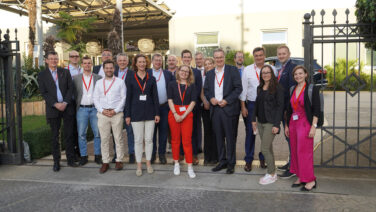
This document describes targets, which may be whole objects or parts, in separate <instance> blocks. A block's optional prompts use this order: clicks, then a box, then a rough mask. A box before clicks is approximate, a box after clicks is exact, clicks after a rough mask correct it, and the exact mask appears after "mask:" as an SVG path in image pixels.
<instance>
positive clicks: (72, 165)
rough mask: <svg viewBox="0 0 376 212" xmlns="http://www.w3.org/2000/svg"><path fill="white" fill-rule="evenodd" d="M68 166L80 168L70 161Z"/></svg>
mask: <svg viewBox="0 0 376 212" xmlns="http://www.w3.org/2000/svg"><path fill="white" fill-rule="evenodd" d="M67 165H68V166H70V167H78V164H77V163H76V162H74V161H68V162H67Z"/></svg>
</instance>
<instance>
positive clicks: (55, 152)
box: [47, 111, 75, 162]
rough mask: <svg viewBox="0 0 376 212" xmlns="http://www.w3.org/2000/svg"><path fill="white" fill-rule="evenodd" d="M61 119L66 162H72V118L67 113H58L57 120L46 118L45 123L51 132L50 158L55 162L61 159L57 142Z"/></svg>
mask: <svg viewBox="0 0 376 212" xmlns="http://www.w3.org/2000/svg"><path fill="white" fill-rule="evenodd" d="M61 119H63V123H64V142H65V153H66V156H67V161H68V162H73V161H74V154H75V151H74V138H73V124H74V117H73V115H71V114H68V112H65V111H64V112H60V113H59V117H57V118H48V119H47V122H48V124H49V125H50V128H51V132H52V156H53V158H54V161H55V162H59V161H60V158H61V153H60V142H59V130H60V127H61Z"/></svg>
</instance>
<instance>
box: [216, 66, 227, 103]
mask: <svg viewBox="0 0 376 212" xmlns="http://www.w3.org/2000/svg"><path fill="white" fill-rule="evenodd" d="M214 73H215V76H214V78H215V79H214V97H215V99H216V100H218V101H221V100H222V99H223V81H225V79H224V78H223V81H222V83H221V79H222V77H223V76H224V74H225V66H223V68H222V70H218V69H217V68H215V72H214ZM220 83H221V86H219V84H220Z"/></svg>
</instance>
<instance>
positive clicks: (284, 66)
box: [278, 64, 286, 82]
mask: <svg viewBox="0 0 376 212" xmlns="http://www.w3.org/2000/svg"><path fill="white" fill-rule="evenodd" d="M285 68H286V64H285V65H283V66H282V69H281V70H280V71H279V73H278V82H279V79H281V76H282V72H283V71H284V70H285Z"/></svg>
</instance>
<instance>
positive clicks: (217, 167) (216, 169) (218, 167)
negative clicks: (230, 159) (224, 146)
mask: <svg viewBox="0 0 376 212" xmlns="http://www.w3.org/2000/svg"><path fill="white" fill-rule="evenodd" d="M225 168H227V164H218V165H217V166H216V167H214V168H213V169H212V171H213V172H217V171H221V170H222V169H225Z"/></svg>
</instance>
